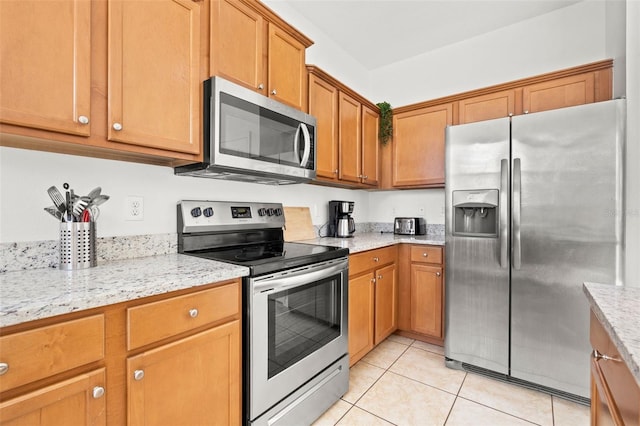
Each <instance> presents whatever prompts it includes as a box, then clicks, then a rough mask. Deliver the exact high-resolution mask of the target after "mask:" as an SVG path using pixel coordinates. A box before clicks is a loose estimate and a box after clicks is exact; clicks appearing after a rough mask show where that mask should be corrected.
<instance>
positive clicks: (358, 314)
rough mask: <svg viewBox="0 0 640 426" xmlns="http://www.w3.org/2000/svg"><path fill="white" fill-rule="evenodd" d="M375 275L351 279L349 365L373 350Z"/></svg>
mask: <svg viewBox="0 0 640 426" xmlns="http://www.w3.org/2000/svg"><path fill="white" fill-rule="evenodd" d="M373 281H374V278H373V275H372V274H364V275H361V276H359V277H357V278H351V279H349V365H353V364H355V363H356V362H357V361H358V360H359V359H360V358H362V357H363V356H364V355H366V354H367V352H369V351H370V350H371V349H373V308H374V305H373V302H374V294H373Z"/></svg>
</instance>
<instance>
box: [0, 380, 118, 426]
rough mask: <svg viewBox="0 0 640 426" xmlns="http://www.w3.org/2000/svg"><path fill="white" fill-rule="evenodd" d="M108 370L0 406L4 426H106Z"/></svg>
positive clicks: (56, 385) (67, 381)
mask: <svg viewBox="0 0 640 426" xmlns="http://www.w3.org/2000/svg"><path fill="white" fill-rule="evenodd" d="M105 382H106V380H105V370H104V368H102V369H100V370H96V371H93V372H91V373H87V374H80V375H78V376H76V377H73V378H71V379H69V380H65V381H62V382H59V383H56V384H53V385H51V386H47V387H45V388H42V389H39V390H36V391H33V392H31V393H28V394H26V395H22V396H19V397H16V398H13V399H9V400H6V401H2V403H0V424H2V425H3V426H23V425H24V426H27V425H28V426H49V425H62V424H64V425H91V426H99V425H105V424H106V415H105V406H106V397H105V394H104V389H105Z"/></svg>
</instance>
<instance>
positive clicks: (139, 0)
mask: <svg viewBox="0 0 640 426" xmlns="http://www.w3.org/2000/svg"><path fill="white" fill-rule="evenodd" d="M202 7H203V3H199V2H194V1H191V0H158V1H153V2H149V1H146V0H109V1H103V2H100V1H85V0H82V1H76V0H61V1H56V2H46V1H36V0H25V1H20V2H1V4H0V19H1V22H0V37H1V38H2V61H1V62H0V64H1V65H0V66H1V70H0V72H1V73H2V79H1V81H2V87H1V90H2V96H0V108H1V111H0V123H2V124H0V133H2V137H1V138H0V139H1V141H2V144H3V145H7V146H16V147H21V148H35V149H44V150H47V151H55V152H62V153H72V154H80V155H91V156H105V157H107V158H116V159H124V160H133V161H141V162H149V163H153V164H165V165H171V164H173V163H174V161H175V160H180V161H185V160H186V161H197V160H198V159H199V154H200V129H201V126H200V121H201V120H200V115H201V113H200V98H201V81H202V80H203V79H204V78H203V77H206V74H203V73H201V67H200V63H201V60H200V58H201V49H200V46H201V36H202V34H204V32H202V31H201V27H202V21H201V18H202V13H201V10H202ZM52 22H55V23H56V24H55V25H52ZM206 22H207V21H206V20H204V23H205V24H206ZM159 29H162V30H161V31H159ZM92 65H93V67H92ZM34 76H37V77H34Z"/></svg>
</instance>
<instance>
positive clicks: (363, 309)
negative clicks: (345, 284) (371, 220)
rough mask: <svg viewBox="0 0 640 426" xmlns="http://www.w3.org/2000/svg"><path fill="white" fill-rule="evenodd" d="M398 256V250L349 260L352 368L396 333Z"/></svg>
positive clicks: (353, 256)
mask: <svg viewBox="0 0 640 426" xmlns="http://www.w3.org/2000/svg"><path fill="white" fill-rule="evenodd" d="M396 256H397V247H396V246H391V247H384V248H381V249H375V250H369V251H365V252H362V253H357V254H353V255H351V256H349V365H353V364H355V363H356V362H358V361H359V360H360V359H361V358H362V357H364V356H365V355H366V354H367V353H368V352H369V351H370V350H371V349H373V348H374V347H375V345H377V344H378V343H380V342H382V341H383V340H384V339H386V338H387V337H388V336H389V335H390V334H391V333H393V332H394V331H395V330H396V329H397V324H398V321H397V306H398V279H397V268H396ZM378 265H379V266H378Z"/></svg>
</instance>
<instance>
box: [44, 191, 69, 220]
mask: <svg viewBox="0 0 640 426" xmlns="http://www.w3.org/2000/svg"><path fill="white" fill-rule="evenodd" d="M47 193H48V194H49V197H51V201H53V204H54V205H55V206H56V208H57V209H58V211H59V212H60V213H62V214H64V213H65V212H66V211H67V205H66V204H65V202H64V198H63V197H62V194H61V193H60V190H58V188H56V187H55V185H54V186H52V187H51V188H49V189H47Z"/></svg>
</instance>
